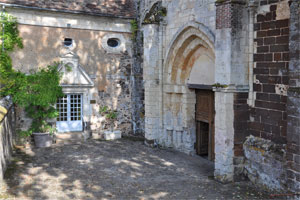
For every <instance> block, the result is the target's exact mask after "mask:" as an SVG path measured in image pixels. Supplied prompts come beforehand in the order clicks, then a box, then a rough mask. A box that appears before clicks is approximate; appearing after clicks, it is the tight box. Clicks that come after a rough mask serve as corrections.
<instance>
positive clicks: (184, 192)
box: [0, 139, 270, 200]
mask: <svg viewBox="0 0 300 200" xmlns="http://www.w3.org/2000/svg"><path fill="white" fill-rule="evenodd" d="M1 187H2V188H1V191H2V192H0V198H2V199H22V200H25V199H43V200H44V199H51V200H55V199H61V200H66V199H269V197H270V196H269V194H268V193H264V192H262V191H260V190H259V189H257V188H255V187H253V186H252V185H251V184H250V183H249V182H240V183H235V184H221V183H218V182H217V181H215V180H213V163H211V162H209V161H208V160H206V159H203V158H201V157H199V156H193V157H192V156H188V155H185V154H183V153H180V152H176V151H171V150H168V149H159V148H155V149H153V148H150V147H147V146H145V145H144V144H143V143H142V142H141V141H133V140H129V139H121V140H117V141H98V140H90V141H87V142H84V143H77V144H69V145H54V146H52V147H51V148H44V149H36V148H33V149H22V148H18V149H16V150H15V152H14V158H13V161H12V163H11V164H10V166H9V168H8V170H7V172H6V175H5V183H4V184H2V186H1Z"/></svg>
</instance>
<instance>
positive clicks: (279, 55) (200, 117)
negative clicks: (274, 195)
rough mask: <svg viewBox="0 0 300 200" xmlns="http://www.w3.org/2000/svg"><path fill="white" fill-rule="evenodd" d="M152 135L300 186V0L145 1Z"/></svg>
mask: <svg viewBox="0 0 300 200" xmlns="http://www.w3.org/2000/svg"><path fill="white" fill-rule="evenodd" d="M140 7H141V9H140V12H139V13H140V17H141V20H140V25H141V27H142V31H143V34H144V62H143V70H144V84H145V137H146V143H148V144H150V145H160V146H164V147H171V148H175V149H177V150H179V151H182V152H185V153H188V154H199V155H205V156H208V159H210V160H212V161H214V162H215V178H216V179H218V180H220V181H223V182H227V181H236V180H240V179H243V178H244V177H245V176H247V177H248V178H250V180H251V181H253V182H255V183H257V184H260V185H263V186H265V187H267V188H269V189H272V190H284V191H286V190H291V191H299V175H300V174H299V169H300V165H299V159H298V158H299V138H300V135H299V134H300V133H299V119H300V115H299V105H300V104H299V78H300V77H299V2H298V1H288V0H268V1H267V0H252V1H251V0H250V1H243V0H241V1H231V0H225V1H218V0H217V1H215V0H189V1H188V2H187V1H185V0H173V1H169V0H144V1H141V2H140Z"/></svg>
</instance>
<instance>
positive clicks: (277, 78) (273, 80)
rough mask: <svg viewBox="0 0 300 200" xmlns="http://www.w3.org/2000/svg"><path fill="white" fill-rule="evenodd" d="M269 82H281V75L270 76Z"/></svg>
mask: <svg viewBox="0 0 300 200" xmlns="http://www.w3.org/2000/svg"><path fill="white" fill-rule="evenodd" d="M267 83H269V84H281V76H269V77H268V81H267Z"/></svg>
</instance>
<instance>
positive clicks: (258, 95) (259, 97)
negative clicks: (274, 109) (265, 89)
mask: <svg viewBox="0 0 300 200" xmlns="http://www.w3.org/2000/svg"><path fill="white" fill-rule="evenodd" d="M256 99H257V100H264V101H269V94H267V93H256Z"/></svg>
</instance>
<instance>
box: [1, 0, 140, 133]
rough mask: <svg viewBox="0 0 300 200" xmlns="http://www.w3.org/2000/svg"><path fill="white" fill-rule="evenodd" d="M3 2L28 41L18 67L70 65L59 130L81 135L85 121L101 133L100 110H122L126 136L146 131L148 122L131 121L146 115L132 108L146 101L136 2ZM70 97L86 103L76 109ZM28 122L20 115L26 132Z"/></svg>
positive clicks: (17, 58)
mask: <svg viewBox="0 0 300 200" xmlns="http://www.w3.org/2000/svg"><path fill="white" fill-rule="evenodd" d="M0 4H1V6H3V9H4V12H8V13H10V14H11V15H13V16H14V17H16V18H17V20H18V23H19V26H18V28H19V31H20V36H21V37H22V38H23V44H24V48H23V49H19V50H17V51H15V52H14V53H13V54H12V55H11V56H12V60H13V67H14V68H15V69H17V70H21V71H23V72H26V73H30V71H31V70H35V69H38V68H40V67H43V66H47V65H49V64H52V63H53V62H55V61H58V62H62V63H63V64H67V65H68V68H70V67H71V69H69V70H66V69H65V67H64V66H63V65H62V67H61V68H60V70H61V71H62V72H63V80H62V83H61V84H62V86H63V90H64V93H65V94H66V95H67V96H66V98H64V99H63V100H60V101H59V103H58V104H59V105H58V106H60V108H61V112H62V114H61V115H62V116H61V117H60V118H58V121H59V122H57V126H58V130H59V132H69V131H82V130H83V128H84V127H83V125H82V124H84V123H82V122H87V123H86V124H87V125H88V126H89V127H90V128H91V130H92V131H93V132H94V133H95V134H98V133H101V132H102V131H101V130H103V129H105V128H106V121H105V117H104V116H101V114H99V109H100V108H101V107H103V106H108V107H109V108H111V109H114V110H117V112H118V128H119V129H121V130H122V131H123V133H124V134H130V133H134V134H142V133H143V121H144V119H143V118H136V117H134V118H132V115H133V114H135V113H139V114H140V113H143V112H144V111H143V108H142V107H137V106H134V105H132V102H136V101H142V99H143V93H142V92H143V91H141V90H140V89H139V88H140V86H139V85H138V83H139V81H138V80H136V79H135V74H136V72H135V71H134V70H133V67H132V63H133V51H132V42H131V41H132V40H131V37H132V36H131V35H132V34H131V25H130V21H131V20H133V19H135V16H136V12H135V5H134V3H133V2H132V1H131V0H126V1H124V0H122V1H121V0H120V1H119V0H116V1H114V2H108V1H104V2H102V1H101V2H100V1H89V2H83V1H76V0H74V1H59V2H58V1H14V0H2V1H0ZM133 88H136V89H133ZM133 91H134V92H133ZM136 91H137V92H136ZM78 95H79V96H78ZM71 98H76V99H74V102H75V101H77V103H78V102H79V101H81V105H80V104H76V106H77V107H76V108H75V107H74V105H75V104H74V105H73V104H71V101H73V100H72V99H71ZM132 98H133V99H134V101H132V100H131V99H132ZM64 101H67V102H64ZM69 104H70V105H69ZM72 106H73V107H74V109H77V110H76V111H77V115H79V117H77V122H76V123H75V122H74V121H72V116H69V115H74V113H73V114H72V113H71V111H69V110H70V109H73V107H72ZM69 107H71V108H70V109H69ZM64 109H68V110H67V113H63V112H64ZM65 114H67V118H66V117H65V116H64V115H65ZM75 114H76V113H75ZM65 119H67V120H68V121H65ZM74 119H75V118H74ZM132 119H134V121H132ZM24 120H25V117H24V116H23V115H21V114H20V115H19V122H20V127H22V128H26V125H25V126H24V124H29V123H26V120H25V123H24Z"/></svg>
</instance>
